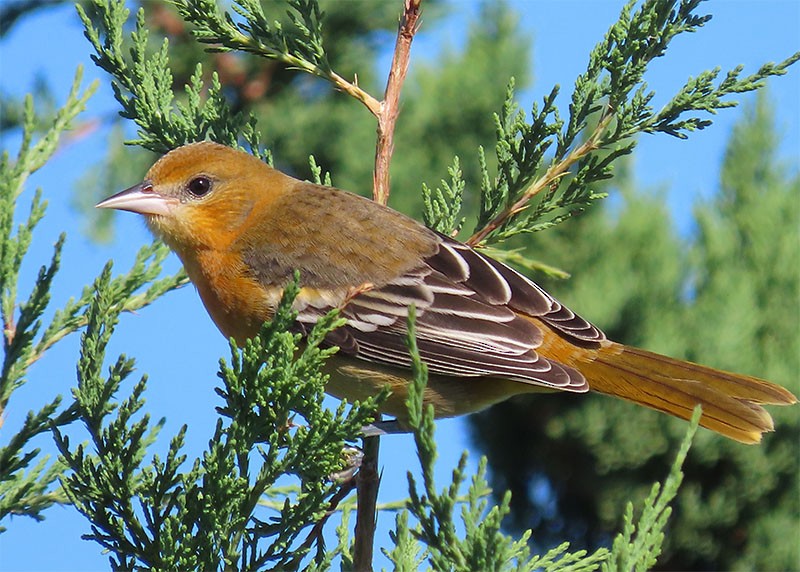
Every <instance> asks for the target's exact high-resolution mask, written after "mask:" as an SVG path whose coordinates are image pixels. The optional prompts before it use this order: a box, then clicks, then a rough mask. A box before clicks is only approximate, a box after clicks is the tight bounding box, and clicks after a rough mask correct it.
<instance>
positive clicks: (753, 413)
mask: <svg viewBox="0 0 800 572" xmlns="http://www.w3.org/2000/svg"><path fill="white" fill-rule="evenodd" d="M592 353H593V354H594V358H595V359H593V360H592V361H591V362H590V363H586V364H581V365H580V366H579V369H580V370H581V371H582V372H583V373H584V375H586V378H587V380H588V381H589V386H590V387H591V389H593V390H595V391H599V392H600V393H605V394H608V395H614V396H616V397H620V398H622V399H627V400H629V401H633V402H634V403H638V404H640V405H644V406H646V407H650V408H652V409H656V410H658V411H663V412H665V413H669V414H670V415H674V416H676V417H680V418H682V419H689V418H691V416H692V411H693V409H694V407H695V406H696V405H698V404H699V405H701V406H702V408H703V415H702V417H701V419H700V425H702V426H703V427H707V428H708V429H711V430H712V431H716V432H717V433H720V434H721V435H724V436H726V437H729V438H731V439H735V440H736V441H740V442H742V443H758V442H759V441H761V434H762V433H764V432H766V431H772V430H773V423H772V417H771V416H770V414H769V413H768V412H767V411H766V410H765V409H764V408H763V407H761V405H762V404H773V405H789V404H792V403H796V402H797V398H796V397H795V396H794V395H792V394H791V393H790V392H789V391H787V390H786V389H784V388H782V387H780V386H778V385H775V384H773V383H769V382H767V381H764V380H762V379H758V378H755V377H749V376H746V375H738V374H735V373H728V372H724V371H720V370H716V369H712V368H710V367H705V366H702V365H698V364H694V363H690V362H685V361H680V360H676V359H672V358H669V357H666V356H662V355H659V354H655V353H652V352H648V351H645V350H640V349H637V348H632V347H629V346H624V345H622V344H617V343H611V344H609V345H607V346H604V347H603V348H601V349H600V350H598V351H596V352H592Z"/></svg>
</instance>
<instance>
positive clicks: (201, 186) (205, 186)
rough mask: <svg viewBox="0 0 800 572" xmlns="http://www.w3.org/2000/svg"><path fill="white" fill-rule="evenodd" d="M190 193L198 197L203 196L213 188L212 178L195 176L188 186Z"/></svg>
mask: <svg viewBox="0 0 800 572" xmlns="http://www.w3.org/2000/svg"><path fill="white" fill-rule="evenodd" d="M186 188H187V189H188V190H189V192H190V193H192V194H193V195H194V196H196V197H202V196H203V195H205V194H206V193H208V191H210V190H211V179H209V178H208V177H195V178H194V179H192V180H191V181H189V184H188V185H187V186H186Z"/></svg>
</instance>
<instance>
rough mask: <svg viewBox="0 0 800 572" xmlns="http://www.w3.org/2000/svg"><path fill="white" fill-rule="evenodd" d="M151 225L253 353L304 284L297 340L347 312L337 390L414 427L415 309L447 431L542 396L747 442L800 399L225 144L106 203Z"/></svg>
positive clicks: (430, 394)
mask: <svg viewBox="0 0 800 572" xmlns="http://www.w3.org/2000/svg"><path fill="white" fill-rule="evenodd" d="M97 207H98V208H111V209H118V210H124V211H130V212H133V213H138V214H140V215H143V216H144V217H145V219H146V224H147V226H148V227H149V228H150V230H151V231H152V232H153V234H154V235H155V236H156V237H158V238H160V239H161V240H162V241H163V242H164V243H165V244H167V245H168V246H169V248H170V249H171V250H172V251H173V252H174V253H175V254H176V255H177V256H178V258H179V259H180V260H181V262H182V263H183V266H184V268H185V270H186V273H187V274H188V276H189V278H190V280H191V282H192V283H193V284H194V286H195V287H196V289H197V292H198V293H199V296H200V299H201V300H202V302H203V304H204V306H205V308H206V310H207V311H208V314H209V315H210V317H211V319H212V320H213V322H214V323H215V324H216V326H217V328H218V329H219V330H220V331H221V332H222V334H223V335H224V336H226V337H227V338H233V340H234V341H235V342H236V343H237V344H238V345H240V346H241V345H242V344H244V343H245V341H246V340H247V339H248V338H251V337H253V336H255V335H256V334H257V333H258V332H259V330H260V329H261V327H262V325H263V324H264V322H266V321H268V320H270V319H271V317H272V316H273V315H274V312H275V310H276V307H277V305H278V303H279V302H280V300H281V296H282V292H283V289H284V288H285V286H286V285H287V284H289V282H290V281H292V280H293V279H294V276H295V271H298V272H299V280H300V283H299V286H300V290H299V293H298V295H297V298H296V299H295V301H294V306H293V309H294V311H295V312H296V315H297V317H296V327H297V328H298V331H300V332H301V333H307V332H308V331H310V328H311V327H313V325H314V324H315V323H316V321H317V320H319V319H320V318H321V317H322V316H324V315H326V314H327V313H328V312H329V311H330V310H332V309H337V310H338V311H339V313H340V316H341V317H342V318H343V319H344V320H345V322H344V324H343V325H342V326H340V327H338V328H337V329H335V330H333V331H332V332H331V333H330V334H328V336H327V337H326V339H325V343H326V344H327V345H328V346H336V347H338V348H339V349H338V352H337V353H336V354H335V356H334V357H333V358H332V359H330V360H329V361H328V363H327V365H326V367H325V371H326V373H329V374H330V378H329V381H328V382H327V385H326V392H327V393H329V394H331V395H333V396H335V397H338V398H343V399H347V400H348V401H350V402H352V401H353V400H360V399H364V398H366V397H368V396H371V395H375V394H377V393H378V392H380V390H381V389H382V388H384V387H388V388H389V389H390V391H391V394H390V396H389V397H388V399H387V400H386V401H385V402H384V403H383V405H382V412H383V413H387V414H389V415H392V416H394V417H395V418H396V419H397V420H398V422H400V423H402V422H403V420H404V419H406V418H407V417H406V416H407V413H406V405H405V400H406V397H407V394H408V387H409V384H410V365H411V358H410V354H409V350H408V349H407V345H406V336H407V316H408V309H409V307H410V306H412V305H413V306H414V307H415V311H416V335H417V345H418V350H419V354H420V357H421V358H422V360H423V361H424V362H425V363H426V365H427V367H428V371H429V374H430V376H429V381H428V385H427V387H426V390H425V393H424V396H423V401H424V403H425V404H430V405H432V406H433V409H434V414H435V416H436V417H437V418H443V417H453V416H458V415H464V414H468V413H472V412H476V411H479V410H481V409H484V408H486V407H488V406H490V405H492V404H495V403H498V402H500V401H503V400H505V399H507V398H509V397H511V396H514V395H518V394H523V393H529V392H552V391H564V392H570V393H576V394H580V393H586V392H587V391H590V390H591V391H595V392H599V393H602V394H606V395H611V396H614V397H618V398H622V399H624V400H628V401H631V402H633V403H636V404H638V405H642V406H645V407H648V408H651V409H655V410H658V411H661V412H664V413H668V414H670V415H673V416H676V417H679V418H682V419H690V418H691V416H692V413H693V410H694V408H695V406H696V405H701V406H702V415H701V419H700V425H702V426H703V427H706V428H708V429H710V430H712V431H714V432H717V433H719V434H721V435H724V436H726V437H728V438H731V439H733V440H736V441H739V442H742V443H757V442H759V441H760V440H761V437H762V434H763V433H765V432H768V431H772V430H774V424H773V420H772V417H771V416H770V414H769V413H768V412H767V411H766V410H765V409H764V407H762V406H763V405H789V404H792V403H795V402H796V401H797V399H796V398H795V396H794V395H793V394H792V393H790V392H789V391H788V390H786V389H784V388H783V387H781V386H779V385H776V384H773V383H771V382H768V381H765V380H762V379H758V378H756V377H751V376H747V375H740V374H736V373H729V372H725V371H720V370H717V369H713V368H710V367H706V366H703V365H699V364H695V363H690V362H686V361H681V360H678V359H673V358H671V357H667V356H663V355H659V354H656V353H653V352H650V351H647V350H644V349H639V348H635V347H631V346H627V345H623V344H621V343H617V342H614V341H612V340H610V339H608V338H607V337H606V336H605V334H604V333H603V332H602V331H601V330H600V329H599V328H597V327H596V326H594V325H593V324H591V323H590V322H589V321H587V320H586V319H584V318H582V317H581V316H580V315H578V314H577V313H575V312H573V311H572V310H570V309H569V308H567V307H566V306H565V305H563V304H561V303H560V302H559V301H558V300H556V299H555V298H554V297H553V296H551V295H550V294H548V293H547V292H546V291H545V290H544V289H542V288H541V287H540V286H538V285H537V284H536V283H535V282H534V281H532V280H530V279H529V278H527V277H526V276H524V275H523V274H521V273H520V272H517V271H516V270H514V269H512V268H511V267H509V266H507V265H506V264H503V263H502V262H499V261H497V260H494V259H493V258H490V257H489V256H486V255H485V254H482V253H481V252H480V251H479V250H478V249H475V248H472V247H471V246H469V245H467V244H464V243H462V242H459V241H458V240H456V239H454V238H452V237H450V236H447V235H444V234H441V233H438V232H435V231H434V230H431V229H429V228H427V227H425V226H424V225H423V224H421V223H419V222H418V221H416V220H414V219H412V218H410V217H408V216H406V215H404V214H402V213H400V212H398V211H395V210H393V209H391V208H389V207H387V206H384V205H381V204H378V203H376V202H374V201H372V200H370V199H368V198H365V197H362V196H359V195H357V194H354V193H351V192H348V191H343V190H339V189H336V188H333V187H329V186H323V185H317V184H313V183H310V182H305V181H301V180H298V179H295V178H293V177H290V176H289V175H286V174H284V173H282V172H280V171H278V170H276V169H274V168H272V167H270V166H268V165H267V164H266V163H265V162H263V161H261V160H260V159H258V158H256V157H255V156H253V155H251V154H249V153H246V152H244V151H241V150H238V149H234V148H231V147H228V146H225V145H221V144H218V143H214V142H211V141H201V142H195V143H190V144H187V145H184V146H181V147H178V148H176V149H173V150H171V151H170V152H168V153H167V154H165V155H164V156H162V157H161V158H160V159H158V160H157V161H156V162H155V163H154V164H153V166H152V167H151V168H150V170H149V171H148V173H147V174H146V176H145V178H144V180H143V181H142V182H141V183H139V184H137V185H135V186H133V187H130V188H129V189H126V190H124V191H122V192H119V193H117V194H115V195H113V196H111V197H108V198H107V199H105V200H103V201H101V202H100V203H98V204H97Z"/></svg>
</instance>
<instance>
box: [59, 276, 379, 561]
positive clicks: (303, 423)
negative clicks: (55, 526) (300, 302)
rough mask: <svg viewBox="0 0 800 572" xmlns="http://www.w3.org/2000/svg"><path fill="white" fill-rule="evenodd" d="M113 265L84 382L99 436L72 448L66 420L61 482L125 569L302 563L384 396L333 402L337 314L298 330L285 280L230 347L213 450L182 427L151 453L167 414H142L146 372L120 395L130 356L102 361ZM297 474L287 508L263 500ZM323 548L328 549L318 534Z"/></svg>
mask: <svg viewBox="0 0 800 572" xmlns="http://www.w3.org/2000/svg"><path fill="white" fill-rule="evenodd" d="M110 276H111V275H110V267H107V268H106V270H105V271H104V272H103V274H102V275H101V276H100V277H99V278H98V280H97V281H96V283H95V286H94V290H95V293H96V295H95V299H94V302H93V303H92V305H91V306H90V308H89V323H88V325H87V328H86V331H85V333H84V334H83V338H82V344H81V347H82V352H81V360H80V362H79V366H78V388H77V389H76V390H75V400H76V404H77V409H78V414H79V417H80V419H81V421H82V422H83V424H84V425H85V428H86V430H87V432H88V434H89V438H90V446H87V445H86V444H79V445H77V446H75V445H73V444H72V443H71V440H70V439H69V438H68V437H67V436H65V435H63V434H62V433H61V431H59V430H56V442H57V444H58V448H59V450H60V451H61V454H62V457H63V461H64V463H65V464H66V465H67V466H68V467H69V469H70V470H71V473H70V474H68V475H67V476H65V477H64V478H63V484H64V489H65V491H66V493H67V496H68V497H69V500H70V501H71V502H72V503H73V504H74V505H75V507H76V508H77V509H78V510H79V511H81V513H83V514H84V515H85V516H86V517H87V518H88V519H89V521H90V522H91V523H92V532H91V534H88V535H86V536H85V538H87V539H91V540H95V541H96V542H98V543H99V544H100V545H101V546H103V548H104V549H106V550H108V551H109V553H110V554H111V556H110V559H111V565H112V567H113V568H115V569H122V570H144V569H159V570H168V569H170V570H174V569H178V570H222V569H231V568H235V569H237V570H263V569H275V570H296V569H299V568H300V566H301V563H303V561H304V559H305V557H306V556H307V555H308V554H309V552H310V551H311V549H312V544H313V542H315V541H317V542H319V539H318V534H319V533H318V531H317V530H316V529H315V528H314V526H313V525H314V524H315V523H316V522H317V521H319V520H320V519H322V518H323V517H324V516H325V514H326V511H327V506H328V503H329V502H330V500H331V497H332V496H333V495H334V494H335V493H336V492H337V490H338V489H339V483H337V482H336V481H334V480H332V479H331V478H330V476H331V475H333V474H335V473H337V472H338V471H340V470H341V469H342V468H343V466H344V465H345V463H346V462H347V460H348V458H347V457H345V456H343V455H342V447H343V445H344V442H345V440H346V439H348V440H349V439H352V438H353V436H355V435H357V434H358V433H359V431H360V428H361V427H362V426H363V425H365V424H366V423H368V422H370V421H371V420H372V415H373V412H374V410H375V402H374V401H373V400H368V401H367V402H365V403H364V404H358V403H356V404H354V405H353V407H350V408H348V407H347V406H346V404H344V403H343V404H342V405H341V406H340V407H339V408H338V409H337V410H336V411H335V412H332V411H329V410H327V409H325V408H323V407H322V399H323V395H324V386H325V382H326V381H327V376H326V375H324V374H322V373H321V372H320V368H321V366H322V364H323V363H324V361H325V359H326V358H327V357H328V356H329V355H331V354H332V353H333V352H334V351H335V349H322V348H321V347H320V343H321V342H322V340H323V338H324V336H325V335H326V334H327V333H328V332H330V331H331V330H332V329H333V328H335V327H336V326H338V325H339V324H340V320H339V319H338V318H337V317H336V315H335V314H330V315H329V316H327V317H326V318H324V319H322V320H320V321H319V322H318V323H317V325H316V326H315V328H314V330H313V331H312V332H311V333H310V334H309V335H308V337H307V339H306V341H305V343H301V337H300V335H299V334H296V333H292V331H291V329H292V327H293V325H294V323H295V318H296V314H295V313H294V312H292V310H291V304H292V302H293V301H294V298H295V296H296V295H297V293H298V292H299V288H298V287H297V285H296V284H295V285H293V286H290V287H288V288H287V289H286V291H285V292H284V296H283V300H282V302H281V305H280V306H279V308H278V310H277V312H276V315H275V317H274V319H273V320H272V321H271V322H269V323H267V324H265V325H264V328H263V330H262V332H261V334H260V335H259V336H258V337H256V338H254V339H253V340H251V341H249V342H248V343H247V344H246V346H245V347H244V348H243V349H242V350H239V349H237V348H236V347H235V346H233V345H232V347H231V362H230V364H229V363H226V362H225V361H224V360H223V361H221V362H220V372H219V377H220V379H221V380H222V387H221V388H219V389H218V393H219V396H220V397H221V398H222V401H223V403H222V405H221V406H220V407H219V408H218V411H219V413H220V419H219V420H218V421H217V426H216V430H215V432H214V435H213V437H212V438H211V439H210V440H209V445H208V449H207V450H206V451H205V452H204V453H203V455H202V456H201V457H200V458H198V459H195V460H194V461H193V462H189V461H188V460H187V457H186V455H185V454H183V453H182V451H181V450H182V448H183V444H184V438H185V433H186V429H187V428H186V426H184V427H183V428H182V429H181V431H180V432H179V433H178V434H177V435H175V436H173V437H172V438H171V440H170V445H169V451H168V453H167V455H166V457H165V458H163V459H162V458H161V457H160V456H158V455H154V456H153V457H152V458H151V459H150V460H149V461H146V460H145V458H146V456H147V450H148V448H149V447H150V446H151V445H152V444H153V443H154V442H155V440H156V437H157V436H158V433H159V430H160V429H161V425H162V424H163V422H164V420H163V419H162V420H161V421H160V422H158V423H152V422H151V421H150V418H149V416H148V415H147V414H143V413H142V408H143V405H144V400H143V393H144V390H145V386H146V378H145V377H142V378H141V380H140V381H139V382H137V383H136V384H135V386H134V388H133V391H132V393H131V395H130V396H128V397H127V398H125V399H124V400H122V402H120V403H117V402H115V401H114V397H115V395H116V394H117V393H118V392H119V390H120V385H121V384H122V382H123V381H124V380H125V379H126V378H127V377H128V376H129V375H130V374H131V373H132V372H133V360H131V359H128V358H126V357H124V356H119V357H118V358H117V359H116V360H114V362H113V363H114V365H112V366H111V368H110V369H109V372H108V374H105V375H104V374H103V372H102V369H103V363H104V361H105V357H106V347H107V344H108V341H109V339H110V337H111V334H112V332H113V330H114V327H115V326H116V322H117V318H118V316H119V310H118V309H115V305H114V303H113V300H114V295H113V284H112V281H111V277H110ZM287 477H291V478H293V479H296V480H297V481H298V484H299V487H298V488H296V489H295V493H294V494H293V495H292V496H291V497H288V496H286V495H285V494H282V493H278V494H281V496H282V499H283V502H282V503H281V505H280V507H279V508H278V509H277V510H274V509H270V508H267V507H265V506H263V505H261V504H260V502H259V501H260V500H261V499H262V497H263V496H264V495H270V493H271V489H272V488H273V487H276V486H277V481H278V479H284V480H285V479H286V478H287ZM281 490H285V487H282V488H281ZM270 496H274V495H270ZM304 533H305V535H306V536H305V537H304ZM318 550H319V554H318V558H324V557H325V550H324V548H323V547H322V544H321V542H319V547H318Z"/></svg>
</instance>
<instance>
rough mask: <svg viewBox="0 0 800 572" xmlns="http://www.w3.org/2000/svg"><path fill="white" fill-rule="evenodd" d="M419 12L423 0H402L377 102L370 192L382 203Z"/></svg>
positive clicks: (420, 13)
mask: <svg viewBox="0 0 800 572" xmlns="http://www.w3.org/2000/svg"><path fill="white" fill-rule="evenodd" d="M421 15H422V0H405V8H404V10H403V16H402V17H401V18H400V27H399V29H398V31H397V41H396V42H395V46H394V57H393V58H392V68H391V70H390V71H389V79H388V80H387V82H386V92H385V93H384V96H383V101H382V102H381V104H380V113H379V114H378V115H377V117H378V140H377V143H376V145H375V170H374V171H373V176H372V189H373V191H372V192H373V199H374V200H375V201H376V202H378V203H380V204H382V205H385V204H386V203H387V202H388V201H389V162H390V160H391V157H392V152H393V151H394V128H395V124H396V123H397V116H398V114H399V113H400V90H401V88H402V86H403V82H404V81H405V79H406V74H407V72H408V61H409V55H410V53H411V42H412V41H413V39H414V34H416V33H417V29H418V28H419V18H420V16H421ZM370 110H371V109H370ZM371 111H372V110H371ZM373 113H374V111H373Z"/></svg>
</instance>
